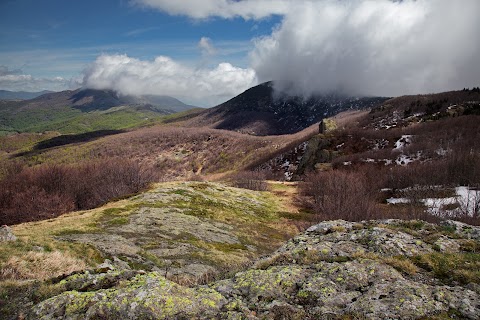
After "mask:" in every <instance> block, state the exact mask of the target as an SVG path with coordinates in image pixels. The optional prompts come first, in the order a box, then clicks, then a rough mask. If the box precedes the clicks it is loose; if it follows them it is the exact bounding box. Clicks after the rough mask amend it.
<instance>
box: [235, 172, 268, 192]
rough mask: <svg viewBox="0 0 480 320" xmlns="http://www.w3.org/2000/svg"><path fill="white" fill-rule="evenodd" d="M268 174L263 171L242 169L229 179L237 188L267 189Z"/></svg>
mask: <svg viewBox="0 0 480 320" xmlns="http://www.w3.org/2000/svg"><path fill="white" fill-rule="evenodd" d="M265 177H266V174H265V173H264V172H262V171H240V172H237V173H235V174H233V175H231V176H230V177H229V178H228V180H230V181H231V182H232V185H233V186H234V187H237V188H243V189H249V190H256V191H267V190H268V183H267V182H266V181H265Z"/></svg>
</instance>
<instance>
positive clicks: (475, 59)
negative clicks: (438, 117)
mask: <svg viewBox="0 0 480 320" xmlns="http://www.w3.org/2000/svg"><path fill="white" fill-rule="evenodd" d="M478 12H480V1H476V0H464V1H449V0H437V1H431V0H429V1H427V0H417V1H412V0H405V1H403V2H392V1H388V0H374V1H373V0H364V1H343V2H340V1H317V2H308V1H304V2H303V3H301V4H300V3H299V4H298V5H297V6H295V8H293V7H292V11H291V12H290V13H289V14H288V15H286V16H285V19H284V21H283V22H282V25H281V26H280V27H279V28H278V29H277V30H275V31H274V32H273V34H272V35H270V36H268V37H265V38H263V39H258V40H257V41H256V48H255V50H254V51H253V52H252V54H251V57H252V66H253V68H254V69H255V70H256V71H257V75H258V77H259V79H260V80H269V79H276V80H278V85H279V86H281V87H282V88H290V89H292V90H294V92H296V93H298V92H303V93H306V94H309V93H312V92H317V91H329V90H336V89H342V90H344V91H346V92H347V93H357V94H373V95H402V94H408V93H424V92H435V91H437V92H438V91H444V90H451V89H459V88H463V87H464V86H466V87H468V86H473V85H475V84H478V83H479V82H480V58H479V57H480V41H479V39H480V37H479V36H478V30H480V19H478V16H477V13H478Z"/></svg>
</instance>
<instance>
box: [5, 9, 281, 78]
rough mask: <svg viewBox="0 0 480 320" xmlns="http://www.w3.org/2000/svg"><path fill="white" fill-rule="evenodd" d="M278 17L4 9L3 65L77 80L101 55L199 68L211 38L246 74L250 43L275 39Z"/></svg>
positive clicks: (111, 10) (221, 52)
mask: <svg viewBox="0 0 480 320" xmlns="http://www.w3.org/2000/svg"><path fill="white" fill-rule="evenodd" d="M276 23H278V18H277V19H275V18H274V17H272V18H266V19H262V20H261V21H253V20H250V21H246V20H243V19H241V18H234V19H229V20H223V19H217V18H210V19H203V20H194V19H192V18H189V17H186V16H171V15H168V14H166V13H163V12H160V11H158V10H152V9H149V8H144V7H140V6H136V5H133V4H132V3H130V2H128V1H126V0H101V1H99V0H97V1H93V0H84V1H65V0H42V1H38V0H14V1H1V2H0V65H3V66H7V67H8V68H9V69H12V70H14V69H21V70H22V72H24V73H26V74H31V75H32V76H35V77H55V76H61V77H72V76H76V75H78V74H79V73H80V72H81V71H82V70H83V69H84V68H85V67H86V65H87V64H88V63H91V62H92V61H93V60H95V58H96V57H97V56H98V55H100V54H102V53H106V54H115V53H120V54H128V55H129V56H131V57H135V58H139V59H145V60H149V59H153V58H154V57H156V56H159V55H166V56H169V57H172V58H174V59H175V60H180V61H185V62H186V63H191V64H195V63H197V62H198V60H200V59H201V58H202V54H201V51H200V49H199V48H198V42H199V41H200V39H201V38H202V37H208V38H210V39H211V41H212V43H214V44H215V46H216V47H218V48H220V50H219V56H218V57H216V58H215V59H212V61H209V62H210V63H215V62H216V61H214V60H218V59H223V60H228V61H231V62H233V63H235V65H238V66H241V67H246V66H247V64H248V61H247V53H248V51H250V50H251V48H252V43H251V39H253V38H255V37H258V36H262V35H265V34H269V33H270V32H271V29H272V27H273V26H274V25H275V24H276Z"/></svg>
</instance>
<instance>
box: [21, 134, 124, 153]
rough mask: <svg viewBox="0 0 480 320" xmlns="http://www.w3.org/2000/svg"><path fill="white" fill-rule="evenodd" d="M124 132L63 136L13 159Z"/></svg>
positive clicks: (42, 142)
mask: <svg viewBox="0 0 480 320" xmlns="http://www.w3.org/2000/svg"><path fill="white" fill-rule="evenodd" d="M123 132H125V130H97V131H92V132H85V133H80V134H66V135H61V136H58V137H53V138H51V139H47V140H44V141H40V142H39V143H37V144H36V145H35V146H34V147H33V148H32V150H31V151H25V152H20V153H17V154H15V155H13V157H22V156H31V155H34V154H38V153H40V152H42V151H44V150H46V149H50V148H54V147H60V146H65V145H68V144H73V143H80V142H89V141H92V140H96V139H98V138H102V137H105V136H110V135H114V134H119V133H123Z"/></svg>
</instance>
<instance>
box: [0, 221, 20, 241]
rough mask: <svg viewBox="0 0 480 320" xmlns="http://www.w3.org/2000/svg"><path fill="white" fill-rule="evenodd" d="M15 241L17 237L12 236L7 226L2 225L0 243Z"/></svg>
mask: <svg viewBox="0 0 480 320" xmlns="http://www.w3.org/2000/svg"><path fill="white" fill-rule="evenodd" d="M15 240H17V237H16V236H15V235H14V234H13V232H12V229H10V227H9V226H5V225H3V226H1V227H0V242H5V241H15Z"/></svg>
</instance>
